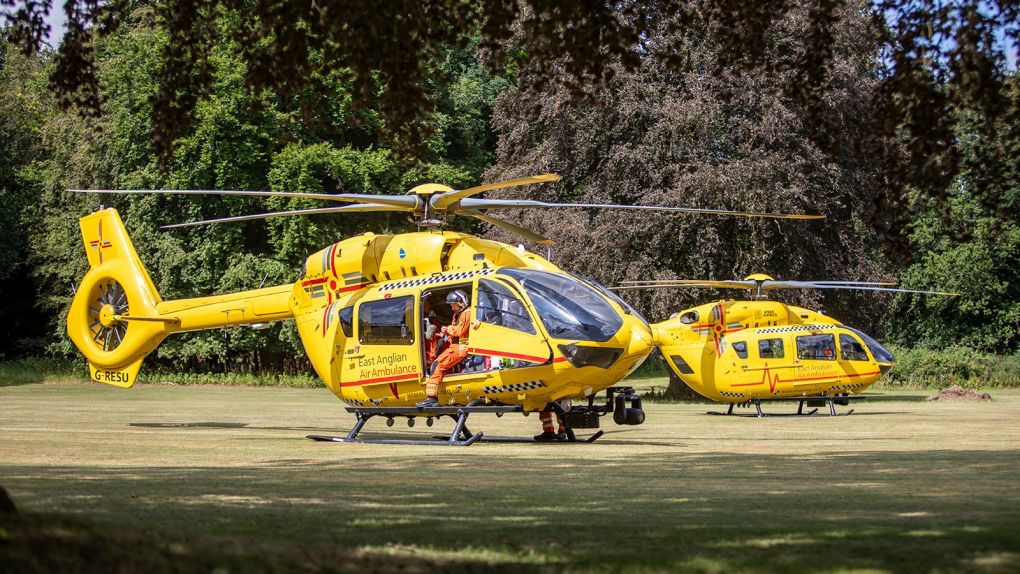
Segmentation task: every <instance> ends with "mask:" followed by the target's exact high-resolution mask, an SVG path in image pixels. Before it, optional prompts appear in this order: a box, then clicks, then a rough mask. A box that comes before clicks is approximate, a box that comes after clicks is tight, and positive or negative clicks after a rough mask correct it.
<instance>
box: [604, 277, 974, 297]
mask: <svg viewBox="0 0 1020 574" xmlns="http://www.w3.org/2000/svg"><path fill="white" fill-rule="evenodd" d="M624 283H625V284H624V285H617V286H615V287H613V289H669V288H678V287H705V288H708V287H710V288H716V289H755V288H756V284H755V282H754V281H683V280H676V281H624ZM882 285H889V284H888V283H885V284H868V283H860V284H853V283H851V282H849V281H846V282H828V283H815V282H809V281H765V282H762V286H761V288H762V290H763V291H771V290H773V289H848V290H854V291H889V292H893V293H918V294H922V295H959V293H944V292H942V291H921V290H917V289H900V288H898V287H884V286H882Z"/></svg>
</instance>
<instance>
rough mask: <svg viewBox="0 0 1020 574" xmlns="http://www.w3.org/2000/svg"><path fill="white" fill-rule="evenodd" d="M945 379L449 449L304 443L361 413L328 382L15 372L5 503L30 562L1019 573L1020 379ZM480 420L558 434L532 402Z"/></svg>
mask: <svg viewBox="0 0 1020 574" xmlns="http://www.w3.org/2000/svg"><path fill="white" fill-rule="evenodd" d="M924 396H925V393H916V394H903V393H896V394H895V395H885V396H884V400H881V399H883V397H882V396H879V397H877V398H878V399H880V400H868V401H865V402H863V403H860V404H857V405H855V407H856V408H857V409H858V414H855V415H853V416H850V417H839V418H834V419H829V418H827V417H815V418H810V419H763V420H759V419H743V418H741V419H736V418H726V417H708V416H705V415H704V414H702V413H703V412H704V411H705V410H706V406H705V405H684V404H661V405H649V407H648V422H647V423H645V424H644V425H642V426H639V427H616V426H614V425H612V424H611V422H610V423H609V427H608V429H607V430H608V431H609V432H607V434H606V436H605V437H604V438H603V439H602V440H600V441H599V442H598V443H596V444H594V445H514V444H478V445H475V446H472V447H470V448H464V449H451V448H447V447H439V446H436V447H415V446H386V445H341V444H328V443H315V442H311V441H307V440H305V439H304V438H303V437H304V435H305V434H331V433H332V434H335V433H337V432H340V431H341V430H342V429H343V430H346V429H347V428H349V425H350V424H351V422H352V420H351V418H350V416H349V415H347V414H346V413H345V412H344V411H343V408H342V406H343V405H342V404H341V403H340V402H339V401H337V400H335V399H334V398H332V396H331V395H329V393H328V392H326V391H325V390H322V389H279V388H275V389H270V388H257V389H245V388H229V387H167V386H148V385H142V386H139V387H137V388H135V389H131V390H127V391H124V390H120V389H114V388H109V387H101V386H94V385H23V386H14V387H4V388H0V405H3V406H2V410H0V445H2V446H0V449H2V450H0V453H2V456H0V484H2V485H4V486H6V487H7V488H8V490H9V491H10V493H11V495H12V497H13V498H14V500H15V502H16V503H17V504H18V505H19V507H20V509H21V510H22V513H23V516H22V517H21V518H20V519H18V520H17V521H11V520H6V521H5V523H4V524H3V528H4V529H5V532H6V534H4V535H0V562H7V563H12V564H18V565H26V564H27V565H28V566H26V569H27V570H32V568H31V565H32V564H35V563H34V562H32V560H37V559H39V556H40V553H41V552H42V551H43V549H44V548H45V549H47V550H46V556H49V558H47V560H58V559H59V560H65V561H66V562H62V563H59V564H58V563H55V562H47V563H43V565H44V566H54V565H57V566H60V565H61V564H72V563H75V561H78V560H84V561H85V562H84V564H86V567H85V568H83V570H85V571H94V570H103V569H104V566H108V565H109V564H111V563H115V561H116V560H117V559H119V558H118V557H121V556H125V555H130V556H131V557H132V558H131V559H132V560H134V559H137V560H139V561H141V562H137V564H138V565H139V568H138V569H155V570H177V569H180V570H195V569H201V570H213V569H215V568H220V567H222V568H225V569H227V570H230V571H268V570H291V569H293V570H307V571H331V570H341V569H343V568H346V566H343V565H346V564H350V565H356V566H357V567H358V568H359V569H361V570H366V569H367V570H369V571H374V570H378V571H388V570H402V571H408V570H410V571H414V570H415V569H421V570H422V571H431V570H437V569H438V570H446V571H460V570H480V569H490V568H505V569H513V570H515V571H518V570H532V571H560V570H563V569H565V568H566V569H570V570H571V571H576V572H599V571H620V570H626V571H676V570H695V571H706V572H712V571H716V572H732V571H747V572H771V571H783V572H790V571H793V572H797V571H820V570H821V571H865V570H867V571H878V572H883V571H888V572H903V571H908V572H909V571H916V572H929V571H934V570H938V571H940V572H975V571H977V572H1012V571H1016V570H1017V569H1018V568H1020V489H1016V488H1015V482H1016V476H1017V475H1018V471H1020V425H1017V424H1016V420H1017V419H1018V415H1020V393H1018V392H1016V391H1002V390H996V391H993V396H994V398H995V400H994V401H991V402H988V403H930V402H924V401H923V400H921V399H923V397H924ZM773 408H777V409H782V408H789V407H788V406H787V407H783V406H776V407H773ZM473 422H474V424H472V428H473V429H474V430H476V431H477V430H482V431H485V432H486V433H487V434H496V435H530V434H534V433H535V432H537V431H538V420H537V417H534V416H532V417H528V418H524V417H504V418H502V419H496V418H495V417H488V416H486V417H478V418H477V420H474V421H473ZM606 422H608V421H606ZM450 424H451V423H449V422H444V423H440V425H438V426H437V427H434V428H433V430H431V431H429V430H428V429H427V428H426V427H424V426H417V427H415V429H413V431H412V430H409V429H407V428H403V429H400V430H396V429H397V428H399V427H395V429H387V428H386V427H385V426H384V425H382V424H381V423H374V422H373V423H370V427H369V430H371V431H372V432H374V433H377V434H380V435H381V434H383V433H390V434H397V433H401V434H406V433H409V432H413V433H415V434H419V435H422V434H429V433H431V432H436V431H442V430H447V429H448V428H449V425H450ZM68 525H70V526H68ZM67 533H70V534H67ZM65 535H66V536H65ZM67 537H70V539H73V540H83V539H84V540H90V537H92V538H94V539H97V540H99V541H102V542H101V544H105V545H107V546H109V547H110V548H113V549H117V550H116V551H115V552H114V551H113V550H111V552H113V553H112V554H111V553H104V552H98V553H97V552H94V551H92V550H89V551H87V552H86V551H84V550H80V545H78V546H76V544H77V543H75V544H70V545H68V544H67V543H66V539H67ZM40 539H42V540H46V541H48V542H42V543H39V544H41V545H38V544H37V545H33V544H35V543H33V542H31V540H40ZM91 543H92V542H89V544H91ZM47 544H49V545H48V546H47ZM83 544H85V543H83ZM86 547H88V548H91V546H87V545H86ZM76 549H78V550H76ZM174 549H177V550H180V552H179V553H176V554H175V553H174V552H175V550H174ZM235 550H236V552H235ZM54 553H55V554H54ZM181 553H183V554H184V555H186V556H187V557H188V558H180V555H181ZM51 554H52V556H51ZM89 556H92V557H93V558H87V557H89ZM111 561H114V562H111ZM145 561H150V562H145ZM178 561H179V563H180V564H181V565H182V566H181V567H177V566H174V565H175V564H178ZM359 561H360V562H359ZM143 566H144V568H143ZM46 569H51V570H52V569H66V568H63V567H58V568H46Z"/></svg>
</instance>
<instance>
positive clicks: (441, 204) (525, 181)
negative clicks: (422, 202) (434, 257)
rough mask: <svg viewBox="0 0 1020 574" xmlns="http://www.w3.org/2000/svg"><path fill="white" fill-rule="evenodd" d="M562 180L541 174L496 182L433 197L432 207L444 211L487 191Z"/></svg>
mask: <svg viewBox="0 0 1020 574" xmlns="http://www.w3.org/2000/svg"><path fill="white" fill-rule="evenodd" d="M561 179H563V178H562V177H560V176H559V175H556V174H555V173H543V174H540V175H533V176H531V177H521V178H518V179H509V180H507V181H498V182H496V183H487V184H485V185H477V186H475V187H469V188H467V189H458V190H454V191H448V192H446V193H443V194H440V195H435V196H433V197H432V207H434V208H436V209H446V208H447V207H449V206H451V205H453V204H454V203H457V202H458V201H460V200H461V199H464V198H466V197H470V196H472V195H475V194H478V193H481V192H483V191H489V190H490V189H502V188H504V187H517V186H518V185H529V184H532V183H545V182H548V181H559V180H561Z"/></svg>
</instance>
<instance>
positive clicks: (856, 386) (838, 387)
mask: <svg viewBox="0 0 1020 574" xmlns="http://www.w3.org/2000/svg"><path fill="white" fill-rule="evenodd" d="M871 384H872V383H854V384H852V385H832V386H831V387H829V390H830V391H849V390H851V389H859V388H861V387H867V386H870V385H871Z"/></svg>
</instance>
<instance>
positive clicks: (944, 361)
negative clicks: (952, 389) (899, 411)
mask: <svg viewBox="0 0 1020 574" xmlns="http://www.w3.org/2000/svg"><path fill="white" fill-rule="evenodd" d="M892 351H893V352H894V353H895V355H896V366H895V367H893V369H892V370H891V371H889V373H888V374H887V375H886V376H885V377H884V378H883V379H882V380H881V381H879V384H880V385H884V386H896V387H913V388H929V387H931V388H944V387H948V386H950V385H954V384H958V385H960V386H962V387H968V388H977V387H1018V386H1020V353H1014V354H1012V355H994V354H988V353H981V352H978V351H974V350H972V349H968V348H966V347H947V348H945V349H940V350H936V349H924V348H918V349H909V348H905V347H893V348H892Z"/></svg>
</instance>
